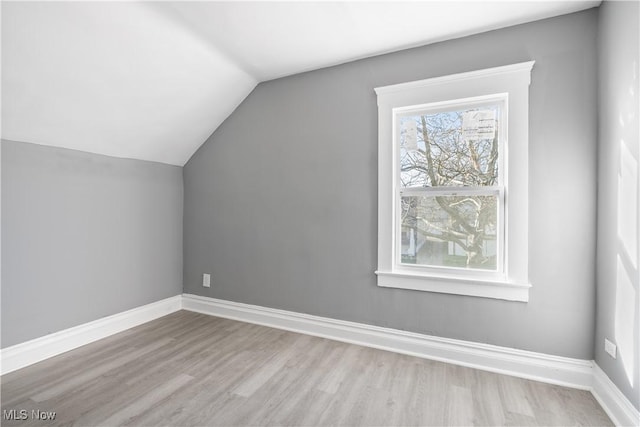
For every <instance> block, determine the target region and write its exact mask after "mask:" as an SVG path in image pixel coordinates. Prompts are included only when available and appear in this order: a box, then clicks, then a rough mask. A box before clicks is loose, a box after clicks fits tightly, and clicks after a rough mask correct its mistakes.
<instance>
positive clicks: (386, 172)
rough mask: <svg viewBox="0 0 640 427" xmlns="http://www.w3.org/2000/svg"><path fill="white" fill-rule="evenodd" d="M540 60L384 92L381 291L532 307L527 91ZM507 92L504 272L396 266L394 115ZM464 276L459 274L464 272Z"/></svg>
mask: <svg viewBox="0 0 640 427" xmlns="http://www.w3.org/2000/svg"><path fill="white" fill-rule="evenodd" d="M533 64H534V61H529V62H523V63H519V64H513V65H507V66H502V67H495V68H489V69H484V70H478V71H471V72H466V73H460V74H454V75H449V76H443V77H435V78H430V79H426V80H420V81H415V82H409V83H402V84H397V85H391V86H384V87H378V88H376V89H375V91H376V94H377V96H378V270H377V271H376V274H377V276H378V279H377V280H378V286H382V287H391V288H402V289H413V290H421V291H430V292H440V293H447V294H459V295H470V296H478V297H486V298H496V299H504V300H510V301H528V300H529V289H530V287H531V284H530V283H529V277H528V260H529V256H528V247H529V241H528V235H529V218H528V211H529V208H528V201H529V195H528V187H529V167H528V163H529V162H528V153H529V149H528V137H529V84H530V82H531V70H532V68H533ZM503 93H506V94H507V96H508V106H507V108H508V124H507V129H508V131H507V132H508V134H507V141H508V142H507V144H505V146H504V147H503V150H504V153H503V159H504V161H503V163H502V165H503V169H502V170H501V172H500V173H501V174H503V182H504V185H505V188H506V191H505V204H506V206H505V213H504V216H505V218H504V221H505V222H504V223H505V245H504V246H505V247H504V266H503V271H502V272H501V273H500V274H495V273H494V274H489V275H487V274H485V272H473V271H464V272H463V273H462V274H455V273H448V274H447V273H440V272H433V273H431V272H426V271H424V270H416V269H411V268H403V267H402V266H399V265H398V264H397V263H396V258H395V255H396V254H395V253H394V246H395V245H394V242H395V241H396V236H395V234H396V226H395V225H396V224H395V206H396V202H397V200H396V198H397V194H396V191H395V180H396V179H397V177H396V175H397V174H396V168H397V165H396V160H397V159H396V149H395V148H396V141H395V140H394V138H395V136H394V135H393V116H394V109H403V108H407V107H410V106H417V105H423V104H432V103H438V102H448V101H451V100H457V99H466V98H475V97H483V96H491V95H496V94H503ZM458 271H459V270H458Z"/></svg>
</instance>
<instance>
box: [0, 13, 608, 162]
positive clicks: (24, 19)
mask: <svg viewBox="0 0 640 427" xmlns="http://www.w3.org/2000/svg"><path fill="white" fill-rule="evenodd" d="M599 3H600V1H529V2H523V1H497V2H488V1H444V0H443V1H423V2H406V3H405V2H391V1H388V2H344V1H343V2H297V3H296V2H265V1H263V2H206V1H200V2H179V1H178V2H80V1H77V2H49V1H47V2H7V1H3V2H2V4H1V13H2V138H3V139H9V140H15V141H23V142H33V143H37V144H44V145H52V146H59V147H65V148H71V149H76V150H83V151H88V152H93V153H99V154H106V155H111V156H116V157H124V158H134V159H141V160H150V161H156V162H162V163H168V164H173V165H184V164H185V163H186V161H187V160H188V159H189V158H190V157H191V155H192V154H193V153H194V152H195V151H196V150H197V149H198V147H199V146H200V145H201V144H202V143H203V142H204V141H205V140H206V139H207V138H208V137H209V135H211V134H212V133H213V131H214V130H215V129H216V128H217V127H218V126H219V125H220V124H221V123H222V122H223V121H224V120H225V119H226V118H227V117H228V116H229V115H230V114H231V113H232V112H233V110H234V109H235V108H236V107H237V106H238V105H239V104H240V103H241V102H242V100H243V99H244V98H245V97H246V96H247V95H248V94H249V93H251V91H252V90H253V88H254V87H255V86H256V85H257V84H258V83H259V82H261V81H265V80H270V79H274V78H278V77H283V76H287V75H291V74H296V73H299V72H303V71H308V70H313V69H318V68H322V67H327V66H331V65H336V64H340V63H344V62H349V61H352V60H355V59H359V58H364V57H368V56H373V55H378V54H381V53H386V52H392V51H397V50H401V49H406V48H408V47H414V46H420V45H424V44H428V43H433V42H436V41H441V40H445V39H450V38H456V37H461V36H465V35H470V34H475V33H479V32H483V31H487V30H491V29H497V28H501V27H505V26H510V25H515V24H520V23H524V22H529V21H534V20H538V19H543V18H547V17H552V16H557V15H562V14H566V13H571V12H575V11H578V10H583V9H587V8H591V7H595V6H598V5H599Z"/></svg>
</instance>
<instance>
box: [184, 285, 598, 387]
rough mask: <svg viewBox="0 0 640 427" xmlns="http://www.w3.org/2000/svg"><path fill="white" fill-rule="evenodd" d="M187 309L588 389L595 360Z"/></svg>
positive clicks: (212, 308)
mask: <svg viewBox="0 0 640 427" xmlns="http://www.w3.org/2000/svg"><path fill="white" fill-rule="evenodd" d="M182 307H183V309H184V310H189V311H195V312H198V313H204V314H209V315H212V316H217V317H224V318H228V319H234V320H240V321H243V322H249V323H256V324H260V325H265V326H270V327H274V328H278V329H285V330H288V331H293V332H300V333H304V334H308V335H315V336H318V337H323V338H330V339H333V340H337V341H343V342H347V343H352V344H359V345H363V346H367V347H373V348H378V349H382V350H388V351H393V352H396V353H402V354H407V355H411V356H418V357H422V358H426V359H432V360H439V361H442V362H447V363H453V364H456V365H463V366H468V367H472V368H477V369H482V370H486V371H491V372H497V373H500V374H507V375H513V376H517V377H521V378H527V379H532V380H536V381H543V382H546V383H552V384H558V385H563V386H568V387H573V388H579V389H583V390H590V389H591V385H592V381H593V361H591V360H580V359H570V358H566V357H559V356H551V355H547V354H542V353H535V352H531V351H524V350H517V349H513V348H506V347H499V346H495V345H489V344H481V343H474V342H469V341H461V340H454V339H448V338H440V337H434V336H429V335H422V334H417V333H412V332H406V331H400V330H397V329H389V328H381V327H378V326H372V325H366V324H362V323H355V322H348V321H343V320H336V319H330V318H326V317H319V316H312V315H308V314H302V313H296V312H291V311H285V310H276V309H272V308H267V307H260V306H256V305H249V304H242V303H237V302H231V301H225V300H219V299H214V298H208V297H201V296H197V295H191V294H183V300H182Z"/></svg>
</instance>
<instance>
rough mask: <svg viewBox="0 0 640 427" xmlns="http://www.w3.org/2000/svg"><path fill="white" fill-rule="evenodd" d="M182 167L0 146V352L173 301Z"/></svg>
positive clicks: (178, 287) (178, 280)
mask: <svg viewBox="0 0 640 427" xmlns="http://www.w3.org/2000/svg"><path fill="white" fill-rule="evenodd" d="M182 193H183V188H182V168H180V167H176V166H168V165H163V164H159V163H151V162H144V161H138V160H125V159H117V158H113V157H106V156H100V155H95V154H89V153H84V152H80V151H73V150H67V149H61V148H51V147H45V146H39V145H34V144H26V143H20V142H10V141H2V347H3V348H4V347H7V346H10V345H13V344H17V343H20V342H23V341H27V340H30V339H33V338H37V337H40V336H43V335H45V334H48V333H51V332H56V331H59V330H61V329H65V328H69V327H72V326H76V325H79V324H83V323H86V322H89V321H92V320H95V319H99V318H101V317H104V316H108V315H111V314H115V313H119V312H122V311H124V310H128V309H130V308H134V307H138V306H141V305H144V304H147V303H150V302H153V301H157V300H160V299H163V298H167V297H170V296H173V295H178V294H180V293H181V292H182V277H181V275H182V205H183V199H182Z"/></svg>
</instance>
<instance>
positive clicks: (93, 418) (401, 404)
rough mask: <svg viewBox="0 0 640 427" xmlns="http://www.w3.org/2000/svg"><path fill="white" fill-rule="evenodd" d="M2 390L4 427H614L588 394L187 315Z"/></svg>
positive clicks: (14, 378)
mask: <svg viewBox="0 0 640 427" xmlns="http://www.w3.org/2000/svg"><path fill="white" fill-rule="evenodd" d="M0 381H1V387H2V393H1V396H2V409H3V420H2V425H7V426H8V425H20V426H27V425H37V426H45V425H80V426H94V425H103V426H116V425H136V426H142V425H145V426H160V425H166V426H195V425H225V426H234V425H238V426H239V425H242V426H256V425H260V426H262V425H301V426H317V425H331V426H334V425H349V426H357V425H365V426H374V425H375V426H383V425H384V426H405V425H406V426H417V425H438V426H440V425H492V426H493V425H526V426H529V425H542V426H552V425H558V426H573V425H585V426H605V425H612V424H611V421H610V420H609V418H608V417H607V416H606V414H605V413H604V412H603V410H602V409H601V408H600V406H599V405H598V403H597V402H596V401H595V399H594V398H593V396H592V395H591V394H590V393H589V392H587V391H581V390H573V389H569V388H565V387H559V386H554V385H549V384H543V383H539V382H535V381H529V380H524V379H519V378H514V377H509V376H505V375H498V374H493V373H489V372H484V371H480V370H476V369H471V368H465V367H460V366H455V365H450V364H446V363H441V362H435V361H431V360H425V359H420V358H416V357H410V356H404V355H399V354H395V353H391V352H386V351H381V350H375V349H371V348H366V347H360V346H357V345H351V344H344V343H340V342H336V341H331V340H328V339H323V338H316V337H311V336H307V335H301V334H296V333H292V332H286V331H281V330H278V329H272V328H268V327H264V326H258V325H252V324H248V323H242V322H236V321H232V320H226V319H220V318H216V317H211V316H207V315H202V314H197V313H191V312H186V311H180V312H177V313H174V314H171V315H169V316H165V317H163V318H160V319H157V320H155V321H153V322H149V323H146V324H144V325H141V326H138V327H136V328H133V329H130V330H127V331H125V332H122V333H120V334H117V335H114V336H111V337H109V338H106V339H103V340H100V341H97V342H95V343H92V344H89V345H86V346H84V347H81V348H78V349H76V350H73V351H70V352H68V353H65V354H62V355H60V356H57V357H54V358H51V359H48V360H45V361H43V362H40V363H38V364H35V365H32V366H29V367H27V368H24V369H21V370H19V371H15V372H12V373H10V374H7V375H4V376H3V377H2V378H1V379H0ZM11 410H16V411H18V412H13V414H15V415H17V416H18V417H21V415H20V414H25V413H26V414H27V419H26V420H23V421H18V420H8V419H7V418H8V417H9V414H10V413H11V412H7V411H11ZM21 410H24V411H26V412H22V413H21V412H19V411H21ZM32 410H35V411H38V410H39V411H43V412H45V413H46V412H47V411H55V412H56V418H55V420H53V421H51V420H49V421H42V420H35V419H33V418H31V416H32Z"/></svg>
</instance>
